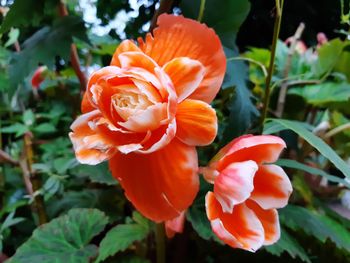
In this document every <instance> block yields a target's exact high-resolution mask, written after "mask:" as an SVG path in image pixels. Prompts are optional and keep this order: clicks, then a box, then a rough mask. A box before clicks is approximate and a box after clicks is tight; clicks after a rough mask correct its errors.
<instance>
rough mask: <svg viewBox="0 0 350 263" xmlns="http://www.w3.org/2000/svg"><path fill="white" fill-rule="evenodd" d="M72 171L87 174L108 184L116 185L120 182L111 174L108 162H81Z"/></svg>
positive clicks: (79, 174)
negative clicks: (92, 163)
mask: <svg viewBox="0 0 350 263" xmlns="http://www.w3.org/2000/svg"><path fill="white" fill-rule="evenodd" d="M72 173H73V174H76V175H77V176H87V177H89V179H90V180H91V181H92V182H95V183H100V184H107V185H116V184H117V183H118V182H117V180H116V179H114V178H113V176H112V175H111V172H110V171H109V169H108V165H107V163H101V164H98V165H94V166H92V165H84V164H81V165H78V166H77V167H76V168H74V169H73V170H72Z"/></svg>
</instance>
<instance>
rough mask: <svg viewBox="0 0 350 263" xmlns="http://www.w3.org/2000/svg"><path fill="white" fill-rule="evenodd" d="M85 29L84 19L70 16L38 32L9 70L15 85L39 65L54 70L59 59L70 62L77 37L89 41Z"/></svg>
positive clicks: (11, 63) (13, 57)
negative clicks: (72, 46)
mask: <svg viewBox="0 0 350 263" xmlns="http://www.w3.org/2000/svg"><path fill="white" fill-rule="evenodd" d="M85 30H86V29H85V26H84V21H83V20H82V19H81V18H80V17H75V16H66V17H62V18H60V19H58V20H57V21H55V23H54V25H53V26H52V27H49V26H45V27H43V28H41V29H40V30H39V31H37V32H36V33H34V35H32V36H31V37H30V38H28V39H27V40H26V41H25V42H24V43H23V48H22V50H21V51H20V52H18V53H15V54H13V56H12V59H11V61H10V70H9V74H10V79H11V81H12V82H13V83H12V84H13V85H16V84H18V83H19V82H20V81H22V80H23V79H24V78H25V77H26V76H28V74H29V73H30V72H32V71H34V70H35V69H36V68H37V67H38V65H39V63H42V64H45V65H46V66H48V67H49V68H52V66H53V65H54V62H55V57H56V56H60V57H61V58H62V59H67V60H68V59H69V56H70V45H71V43H73V37H76V38H79V39H82V40H84V41H87V42H88V38H87V36H86V33H85ZM57 47H59V48H57Z"/></svg>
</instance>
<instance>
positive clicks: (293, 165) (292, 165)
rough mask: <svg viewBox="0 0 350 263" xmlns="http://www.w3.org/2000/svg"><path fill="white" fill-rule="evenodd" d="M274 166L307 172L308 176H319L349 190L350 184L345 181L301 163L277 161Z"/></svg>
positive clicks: (285, 160)
mask: <svg viewBox="0 0 350 263" xmlns="http://www.w3.org/2000/svg"><path fill="white" fill-rule="evenodd" d="M276 164H277V165H279V166H283V167H287V168H293V169H297V170H301V171H304V172H307V173H309V174H314V175H319V176H322V177H325V178H327V180H329V181H331V182H334V183H340V184H343V185H345V186H346V187H349V188H350V183H349V182H347V181H346V180H344V179H342V178H339V177H337V176H334V175H330V174H328V173H326V172H325V171H323V170H321V169H318V168H315V167H311V166H309V165H306V164H303V163H299V162H297V161H295V160H288V159H279V160H278V161H277V162H276Z"/></svg>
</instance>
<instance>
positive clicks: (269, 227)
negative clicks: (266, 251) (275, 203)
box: [247, 200, 281, 246]
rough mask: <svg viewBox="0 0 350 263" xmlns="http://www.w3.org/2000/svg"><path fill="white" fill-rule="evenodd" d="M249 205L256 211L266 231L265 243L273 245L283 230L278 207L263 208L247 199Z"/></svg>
mask: <svg viewBox="0 0 350 263" xmlns="http://www.w3.org/2000/svg"><path fill="white" fill-rule="evenodd" d="M247 205H248V207H249V208H250V209H252V210H253V211H254V213H255V214H256V216H257V217H258V218H259V220H260V222H261V224H262V226H263V228H264V233H265V241H264V245H265V246H268V245H272V244H274V243H276V242H277V241H278V239H280V236H281V230H280V223H279V219H278V212H277V210H276V209H268V210H264V209H262V208H261V207H260V206H259V205H258V204H257V203H255V202H254V201H250V200H248V201H247Z"/></svg>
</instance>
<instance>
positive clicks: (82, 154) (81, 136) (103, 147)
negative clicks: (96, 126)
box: [69, 110, 116, 165]
mask: <svg viewBox="0 0 350 263" xmlns="http://www.w3.org/2000/svg"><path fill="white" fill-rule="evenodd" d="M99 117H100V113H99V111H98V110H95V111H92V112H89V113H86V114H83V115H81V116H79V117H78V118H77V119H76V120H75V121H74V122H73V123H72V125H71V129H72V131H73V132H70V133H69V137H70V139H71V141H72V143H73V148H74V151H75V156H76V158H77V160H78V161H79V162H80V163H83V164H90V165H95V164H98V163H101V162H103V161H105V160H108V159H109V158H111V157H112V156H113V155H114V154H115V152H116V149H115V148H114V147H113V145H111V144H110V142H109V141H107V140H106V139H105V137H104V136H102V135H101V134H100V133H98V132H96V131H95V130H92V129H91V127H90V125H89V123H90V122H92V121H93V120H95V119H96V118H99Z"/></svg>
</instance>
